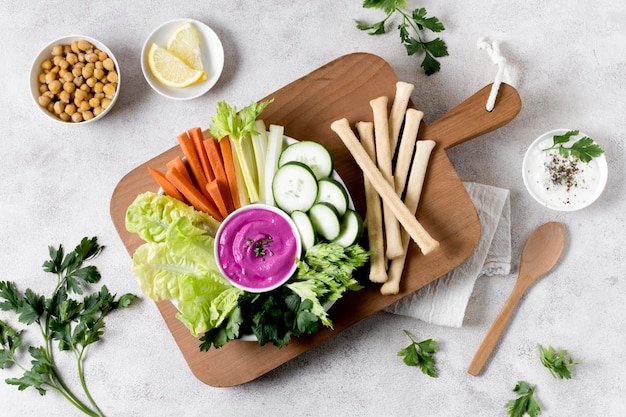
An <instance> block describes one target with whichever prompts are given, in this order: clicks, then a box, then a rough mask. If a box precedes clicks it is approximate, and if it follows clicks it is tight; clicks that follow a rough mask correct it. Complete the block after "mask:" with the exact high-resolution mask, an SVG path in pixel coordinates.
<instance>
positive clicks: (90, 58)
mask: <svg viewBox="0 0 626 417" xmlns="http://www.w3.org/2000/svg"><path fill="white" fill-rule="evenodd" d="M85 60H86V61H87V62H96V61H97V60H98V55H96V54H94V53H93V52H89V53H86V54H85Z"/></svg>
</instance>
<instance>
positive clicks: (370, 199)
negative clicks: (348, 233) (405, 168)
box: [356, 122, 387, 283]
mask: <svg viewBox="0 0 626 417" xmlns="http://www.w3.org/2000/svg"><path fill="white" fill-rule="evenodd" d="M356 129H357V131H358V132H359V137H360V138H361V143H362V144H363V148H364V149H365V151H366V152H367V154H368V155H369V157H370V158H371V159H372V161H376V146H375V144H374V123H372V122H357V124H356ZM363 183H364V186H365V203H366V206H367V214H366V216H367V239H368V241H369V250H370V252H371V253H372V254H371V255H370V272H369V279H370V281H372V282H378V283H381V282H385V281H387V260H386V259H385V239H384V234H383V222H382V220H383V212H382V206H381V201H380V196H379V195H378V193H377V192H376V190H375V189H374V187H372V184H371V183H370V180H369V179H367V177H366V178H363Z"/></svg>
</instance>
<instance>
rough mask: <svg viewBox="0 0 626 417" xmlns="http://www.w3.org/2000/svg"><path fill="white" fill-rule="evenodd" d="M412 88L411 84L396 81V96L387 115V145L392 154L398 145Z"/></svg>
mask: <svg viewBox="0 0 626 417" xmlns="http://www.w3.org/2000/svg"><path fill="white" fill-rule="evenodd" d="M414 88H415V86H414V85H413V84H409V83H407V82H404V81H398V82H397V83H396V96H395V98H394V99H393V104H392V105H391V112H390V115H389V139H390V142H389V144H390V146H391V151H392V152H395V150H396V146H397V145H398V137H399V136H400V128H401V127H402V121H403V120H404V113H405V112H406V108H407V106H408V105H409V100H410V99H411V93H412V92H413V89H414Z"/></svg>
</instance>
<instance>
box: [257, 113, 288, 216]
mask: <svg viewBox="0 0 626 417" xmlns="http://www.w3.org/2000/svg"><path fill="white" fill-rule="evenodd" d="M284 132H285V128H284V127H283V126H279V125H270V132H269V136H268V138H267V158H266V159H265V183H264V184H262V185H261V187H264V188H265V190H264V191H265V202H266V203H267V204H271V205H274V194H273V193H272V181H273V180H274V173H275V172H276V169H278V158H279V157H280V154H281V152H282V151H283V135H284Z"/></svg>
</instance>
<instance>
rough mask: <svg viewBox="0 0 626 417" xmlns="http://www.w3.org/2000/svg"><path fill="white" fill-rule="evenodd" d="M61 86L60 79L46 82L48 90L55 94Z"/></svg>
mask: <svg viewBox="0 0 626 417" xmlns="http://www.w3.org/2000/svg"><path fill="white" fill-rule="evenodd" d="M61 86H62V85H61V81H59V80H52V81H50V83H49V84H48V90H50V92H52V93H53V94H57V93H58V92H59V91H61Z"/></svg>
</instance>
